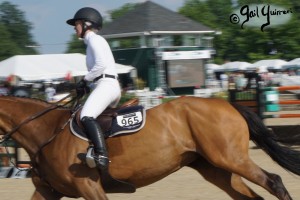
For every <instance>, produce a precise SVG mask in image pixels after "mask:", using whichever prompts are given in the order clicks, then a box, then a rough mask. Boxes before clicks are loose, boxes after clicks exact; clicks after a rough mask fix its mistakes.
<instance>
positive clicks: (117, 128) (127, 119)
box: [109, 106, 146, 137]
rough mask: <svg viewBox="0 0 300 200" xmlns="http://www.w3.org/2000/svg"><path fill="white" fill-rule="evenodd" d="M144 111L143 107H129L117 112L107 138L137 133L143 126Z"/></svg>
mask: <svg viewBox="0 0 300 200" xmlns="http://www.w3.org/2000/svg"><path fill="white" fill-rule="evenodd" d="M145 120H146V111H145V109H144V107H143V106H131V107H128V108H122V109H121V110H118V113H117V116H116V117H115V118H114V119H113V120H112V127H111V134H110V136H109V137H113V136H116V135H120V134H124V133H133V132H137V131H139V130H140V129H141V128H143V126H144V125H145Z"/></svg>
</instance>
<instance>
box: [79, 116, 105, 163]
mask: <svg viewBox="0 0 300 200" xmlns="http://www.w3.org/2000/svg"><path fill="white" fill-rule="evenodd" d="M81 122H82V124H83V126H84V128H85V130H86V133H87V135H88V138H89V139H90V140H91V141H92V143H93V145H94V159H95V161H96V164H97V166H98V167H100V168H104V169H105V168H107V167H108V162H109V159H108V154H107V150H106V144H105V139H104V136H103V132H102V129H101V127H100V126H99V124H98V122H97V121H96V120H95V119H94V118H93V117H83V118H82V119H81Z"/></svg>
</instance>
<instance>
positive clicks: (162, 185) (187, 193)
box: [0, 149, 300, 200]
mask: <svg viewBox="0 0 300 200" xmlns="http://www.w3.org/2000/svg"><path fill="white" fill-rule="evenodd" d="M250 155H251V157H252V159H253V160H254V161H255V162H256V163H257V164H258V165H259V166H260V167H262V168H264V169H265V170H267V171H269V172H272V173H276V174H278V175H280V176H281V177H282V179H283V182H284V184H285V186H286V188H287V189H288V191H289V192H290V194H291V196H292V197H293V199H295V200H297V199H300V190H299V184H300V177H297V176H295V175H292V174H290V173H288V172H287V171H285V170H283V169H282V168H281V167H279V166H278V165H277V164H275V163H274V162H273V161H272V160H271V159H270V158H269V157H268V156H267V155H266V154H265V153H264V152H262V151H261V150H257V149H250ZM246 182H247V181H246ZM247 183H248V185H250V186H251V187H252V188H253V189H254V190H255V191H256V192H257V193H258V194H260V195H262V196H263V197H264V198H265V199H266V200H272V199H276V198H275V197H273V196H271V195H270V194H269V193H268V192H267V191H265V190H264V189H262V188H260V187H259V186H256V185H254V184H252V183H249V182H247ZM33 190H34V188H33V185H32V183H31V180H30V179H12V178H9V179H0V199H1V200H11V199H13V200H26V199H30V197H31V194H32V193H33ZM108 197H109V199H111V200H121V199H122V200H141V199H143V200H153V199H159V200H160V199H163V200H174V199H184V200H196V199H205V200H219V199H222V200H230V199H231V198H230V197H229V196H228V195H227V194H225V193H224V192H223V191H221V190H220V189H218V188H216V187H215V186H214V185H212V184H210V183H208V182H207V181H205V180H204V179H203V178H202V177H201V176H200V175H199V174H197V173H196V172H195V171H193V170H191V169H189V168H183V169H181V170H179V171H178V172H176V173H173V174H171V175H170V176H168V177H166V178H165V179H163V180H161V181H159V182H156V183H154V184H152V185H149V186H147V187H144V188H140V189H138V190H137V192H135V193H133V194H109V195H108ZM64 199H65V200H66V199H68V198H64Z"/></svg>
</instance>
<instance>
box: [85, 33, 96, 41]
mask: <svg viewBox="0 0 300 200" xmlns="http://www.w3.org/2000/svg"><path fill="white" fill-rule="evenodd" d="M95 34H96V33H94V32H93V31H89V32H87V33H86V34H85V36H84V43H85V44H87V42H88V41H89V39H90V38H91V37H92V36H93V35H95Z"/></svg>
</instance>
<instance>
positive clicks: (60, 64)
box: [0, 53, 134, 81]
mask: <svg viewBox="0 0 300 200" xmlns="http://www.w3.org/2000/svg"><path fill="white" fill-rule="evenodd" d="M116 68H117V73H118V74H123V73H129V72H130V71H131V70H133V69H134V67H132V66H126V65H121V64H116ZM86 73H87V68H86V59H85V55H83V54H79V53H73V54H43V55H17V56H13V57H10V58H8V59H6V60H3V61H2V62H0V77H9V76H11V75H15V76H18V77H20V78H21V79H22V80H25V81H33V80H45V79H57V78H64V77H66V75H68V74H70V75H71V76H73V77H75V76H84V75H85V74H86Z"/></svg>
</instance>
